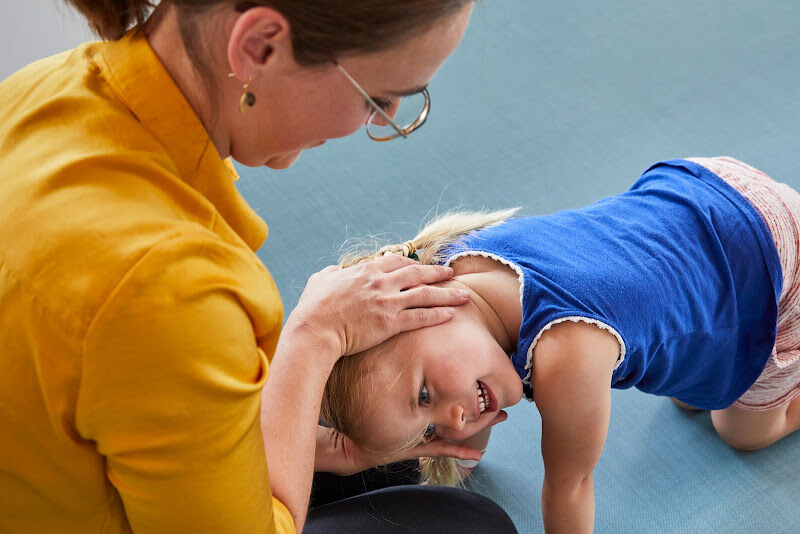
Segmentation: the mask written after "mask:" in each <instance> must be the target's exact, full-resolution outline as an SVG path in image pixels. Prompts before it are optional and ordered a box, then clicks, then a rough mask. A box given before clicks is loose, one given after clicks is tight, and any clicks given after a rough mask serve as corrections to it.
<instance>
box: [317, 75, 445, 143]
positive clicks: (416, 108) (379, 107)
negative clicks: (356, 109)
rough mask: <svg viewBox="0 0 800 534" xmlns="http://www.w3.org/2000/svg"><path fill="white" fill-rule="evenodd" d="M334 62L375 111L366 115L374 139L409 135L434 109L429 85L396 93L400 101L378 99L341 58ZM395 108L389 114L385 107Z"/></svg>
mask: <svg viewBox="0 0 800 534" xmlns="http://www.w3.org/2000/svg"><path fill="white" fill-rule="evenodd" d="M331 62H332V63H333V64H334V65H336V68H338V69H339V70H340V71H341V73H342V74H344V75H345V77H346V78H347V79H348V80H350V83H352V84H353V87H355V88H356V90H357V91H358V92H359V93H360V94H361V96H363V97H364V99H365V100H366V101H367V102H369V105H370V106H372V110H373V111H372V113H370V115H369V118H368V119H367V135H368V136H369V138H370V139H372V140H373V141H391V140H392V139H397V138H398V137H403V138H405V137H408V136H409V134H410V133H411V132H413V131H414V130H417V129H418V128H419V127H420V126H422V125H423V124H425V121H426V120H428V113H429V112H430V109H431V96H430V94H428V89H427V88H426V87H425V88H422V89H421V90H419V91H417V92H415V93H412V94H410V95H405V96H402V97H396V98H399V100H400V102H399V103H398V104H395V103H394V102H393V101H392V102H387V103H383V102H382V103H378V102H376V101H375V100H374V99H373V98H372V97H370V96H369V95H368V94H367V92H366V91H365V90H364V88H363V87H361V86H360V85H359V84H358V82H357V81H355V80H354V79H353V77H352V76H350V73H349V72H347V71H346V70H345V69H344V67H342V66H341V65H340V64H339V62H338V61H336V60H335V59H331ZM393 108H395V110H394V112H393V113H392V116H389V114H388V113H387V112H386V110H392V109H393ZM401 125H404V126H401Z"/></svg>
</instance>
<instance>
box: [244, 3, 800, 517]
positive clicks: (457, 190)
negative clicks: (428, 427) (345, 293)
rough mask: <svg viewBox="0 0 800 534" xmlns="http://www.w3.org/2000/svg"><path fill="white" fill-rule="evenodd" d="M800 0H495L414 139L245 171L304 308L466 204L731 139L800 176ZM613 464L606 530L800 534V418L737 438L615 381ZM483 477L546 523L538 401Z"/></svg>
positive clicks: (567, 197) (483, 10) (564, 196)
mask: <svg viewBox="0 0 800 534" xmlns="http://www.w3.org/2000/svg"><path fill="white" fill-rule="evenodd" d="M799 51H800V3H798V2H797V1H796V0H769V1H760V2H756V1H753V0H704V1H702V2H697V1H689V0H672V1H670V2H664V1H659V2H656V1H652V0H645V1H632V0H618V1H614V2H590V1H583V2H577V1H563V2H543V1H540V0H483V1H481V2H480V3H479V4H478V6H477V7H476V10H475V13H474V15H473V19H472V23H471V26H470V29H469V31H468V33H467V35H466V37H465V39H464V42H463V44H462V46H461V47H460V48H459V49H458V50H457V51H456V53H455V54H454V55H453V56H452V57H451V58H450V59H449V60H448V62H447V63H446V64H445V65H444V67H443V68H442V69H441V71H440V73H439V75H438V76H437V77H436V78H435V80H434V81H433V82H432V83H431V85H430V92H431V98H432V110H431V117H430V120H429V123H428V124H427V125H426V126H425V127H424V128H423V129H421V130H420V131H418V132H416V133H415V134H414V135H413V136H411V137H410V138H409V139H408V140H403V141H395V142H393V143H383V144H378V143H374V142H371V141H370V140H369V139H368V138H367V137H366V135H365V134H364V133H361V132H360V133H357V134H356V135H354V136H351V137H350V138H347V139H342V140H335V141H331V142H329V143H328V144H327V145H325V146H324V147H321V148H318V149H315V150H312V151H308V152H307V153H306V154H304V155H303V157H302V158H301V159H300V161H299V162H298V163H297V164H296V165H295V166H294V167H292V168H291V169H289V170H286V171H281V172H275V171H270V170H268V169H246V168H241V167H240V170H241V173H242V179H241V180H240V182H239V185H240V190H241V191H242V192H243V194H244V195H245V196H246V197H247V199H248V200H249V201H250V202H251V204H252V205H253V206H254V207H255V209H257V210H258V212H259V213H260V214H261V215H262V216H263V217H264V218H265V219H266V220H267V222H268V223H269V226H270V236H269V239H268V240H267V242H266V244H265V245H264V247H262V249H261V250H260V251H259V255H260V256H261V258H262V259H263V260H264V262H265V263H266V264H267V266H268V267H269V269H270V271H271V272H272V274H273V276H274V277H275V280H276V281H277V283H278V286H279V288H280V291H281V294H282V296H283V299H284V303H285V305H286V308H287V312H288V310H291V308H292V307H293V306H294V305H295V303H296V302H297V298H298V297H299V295H300V292H301V291H302V288H303V286H304V284H305V280H306V279H307V277H308V276H309V275H311V274H312V273H313V272H315V271H317V270H319V269H321V268H322V267H324V266H325V265H328V264H330V263H334V262H335V261H336V258H337V251H338V248H339V246H340V245H341V244H342V243H343V242H345V241H346V240H347V239H349V238H362V237H365V236H368V235H373V234H377V235H382V236H383V237H385V238H386V239H387V240H390V241H399V240H405V239H408V238H410V237H413V235H414V233H415V232H416V230H417V229H418V227H419V225H420V223H421V222H422V221H423V219H425V218H426V217H430V216H431V215H433V214H435V213H436V212H438V211H445V210H447V209H450V208H454V207H463V208H481V207H487V208H505V207H509V206H522V208H523V209H522V213H523V214H525V215H535V214H543V213H551V212H554V211H557V210H561V209H565V208H573V207H578V206H581V205H584V204H587V203H590V202H593V201H595V200H597V199H599V198H602V197H604V196H607V195H611V194H614V193H618V192H621V191H624V190H625V189H627V188H628V187H629V186H630V185H631V184H632V183H633V182H634V181H635V179H636V178H637V177H638V176H639V174H640V173H641V172H643V171H644V170H645V169H646V168H647V167H648V166H649V165H650V164H651V163H653V162H655V161H658V160H662V159H669V158H674V157H681V156H691V155H731V156H734V157H737V158H739V159H742V160H744V161H746V162H748V163H750V164H752V165H754V166H756V167H758V168H760V169H761V170H763V171H765V172H766V173H768V174H769V175H771V176H772V177H773V178H775V179H777V180H780V181H785V182H787V183H789V184H790V185H792V186H794V187H796V188H800V165H798V159H797V154H798V149H799V148H800V72H799V69H800V59H799V58H798V52H799ZM612 405H613V408H612V416H611V427H610V431H609V437H608V441H607V443H606V446H605V450H604V453H603V457H602V459H601V460H600V463H599V465H598V466H597V469H596V470H595V491H596V502H597V509H596V528H595V531H596V532H599V533H617V532H625V533H627V532H646V533H651V532H652V533H661V532H663V533H684V532H685V533H690V532H691V533H697V532H714V533H716V532H726V533H739V532H741V533H745V532H786V533H789V532H798V531H800V433H798V434H795V435H793V436H790V437H789V438H787V439H785V440H783V441H782V442H780V443H778V444H776V445H774V446H772V447H770V448H768V449H767V450H764V451H759V452H755V453H739V452H735V451H733V450H731V449H729V448H728V447H727V446H726V445H725V444H724V443H723V442H722V441H721V440H720V439H719V438H718V437H717V436H716V434H715V433H714V431H713V429H712V428H711V423H710V420H709V417H708V414H706V413H700V414H688V413H684V412H681V411H679V410H678V409H677V408H676V407H674V406H673V405H672V404H671V403H670V402H669V401H668V400H667V399H664V398H658V397H653V396H648V395H645V394H643V393H640V392H638V391H634V390H630V391H614V392H613V394H612ZM509 415H510V417H509V421H508V422H507V423H504V424H502V425H499V426H498V427H497V428H496V430H495V431H494V435H493V437H492V441H491V443H490V446H489V450H488V452H487V454H486V456H485V459H484V460H483V462H482V463H481V465H480V466H479V467H478V469H477V470H476V472H475V475H474V477H473V481H472V487H473V488H474V489H475V490H477V491H479V492H481V493H484V494H486V495H489V496H491V497H492V498H494V499H495V500H496V501H497V502H498V503H499V504H500V505H502V506H503V507H504V508H505V509H506V510H507V511H508V512H509V514H510V515H511V517H512V518H513V519H514V521H515V523H516V524H517V527H518V528H519V530H520V532H541V531H542V523H541V507H540V497H541V481H542V477H543V468H542V462H541V454H540V452H539V440H540V423H539V416H538V413H537V412H536V408H535V406H534V405H532V404H528V403H527V402H524V401H523V403H521V404H519V405H517V406H515V407H514V408H512V409H511V410H509Z"/></svg>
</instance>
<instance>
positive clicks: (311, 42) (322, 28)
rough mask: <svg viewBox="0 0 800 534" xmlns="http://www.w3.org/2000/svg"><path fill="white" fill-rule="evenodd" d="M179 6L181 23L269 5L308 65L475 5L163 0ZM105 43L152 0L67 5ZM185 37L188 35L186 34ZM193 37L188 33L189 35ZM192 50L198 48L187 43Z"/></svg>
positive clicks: (392, 40) (391, 39)
mask: <svg viewBox="0 0 800 534" xmlns="http://www.w3.org/2000/svg"><path fill="white" fill-rule="evenodd" d="M163 1H164V2H170V3H171V4H172V5H173V6H175V7H177V8H178V9H179V11H180V14H181V22H182V24H184V23H187V24H191V19H192V18H193V17H192V15H196V14H200V13H204V12H207V11H209V10H211V9H215V8H224V7H225V6H235V7H236V9H237V10H239V11H245V10H247V9H249V8H251V7H256V6H269V7H272V8H274V9H276V10H278V11H280V12H281V13H282V14H283V16H285V17H286V19H287V20H288V21H289V24H290V26H291V32H292V45H293V50H294V55H295V59H296V60H297V62H298V63H300V64H303V65H313V64H318V63H324V62H326V61H328V59H329V58H330V57H337V56H339V55H340V54H344V53H347V52H376V51H379V50H383V49H386V48H388V47H391V46H393V45H395V44H397V43H399V42H402V41H403V40H404V39H406V38H408V37H409V36H412V35H414V34H415V33H419V32H424V31H425V30H428V29H430V28H431V27H432V26H433V25H435V24H436V23H437V22H438V21H439V20H440V19H441V18H442V17H446V16H448V15H451V14H454V13H455V12H457V11H458V10H459V9H460V8H461V7H462V6H464V5H466V4H471V3H472V2H473V1H474V0H402V1H399V0H260V1H259V0H255V1H250V2H234V1H233V0H163ZM67 2H68V3H70V4H72V5H73V6H74V7H75V8H77V9H78V10H79V11H80V12H81V13H82V14H83V15H84V16H85V17H86V18H87V20H88V21H89V25H90V26H91V28H92V30H93V31H94V32H95V33H97V35H99V36H100V37H101V38H103V39H110V40H114V39H119V38H120V37H122V36H123V35H124V34H125V32H126V31H127V30H129V29H130V28H131V27H135V26H139V25H141V24H143V23H144V21H145V20H146V18H147V16H148V14H149V12H150V11H151V10H152V8H153V7H154V6H155V4H156V3H157V2H153V1H152V0H67ZM181 33H182V34H184V35H185V33H184V31H182V32H181ZM187 33H188V32H187ZM184 44H185V45H186V46H187V49H188V48H190V47H191V45H192V44H193V43H184Z"/></svg>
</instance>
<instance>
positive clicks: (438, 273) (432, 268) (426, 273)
mask: <svg viewBox="0 0 800 534" xmlns="http://www.w3.org/2000/svg"><path fill="white" fill-rule="evenodd" d="M406 259H407V258H406ZM412 261H413V260H412ZM452 277H453V269H452V268H451V267H444V266H442V265H421V264H419V263H418V262H415V261H414V262H413V263H412V264H411V265H406V266H403V267H400V268H398V269H396V270H394V271H392V272H390V273H388V274H387V278H388V279H389V283H390V284H391V285H392V286H393V287H395V288H397V289H399V290H404V289H411V288H412V287H417V286H420V285H423V284H435V283H436V282H445V281H447V280H450V279H451V278H452Z"/></svg>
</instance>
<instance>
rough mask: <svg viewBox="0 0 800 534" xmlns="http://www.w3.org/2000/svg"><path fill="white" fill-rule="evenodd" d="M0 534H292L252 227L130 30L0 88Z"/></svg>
mask: <svg viewBox="0 0 800 534" xmlns="http://www.w3.org/2000/svg"><path fill="white" fill-rule="evenodd" d="M0 103H2V104H0V532H24V533H35V532H47V533H53V532H58V533H61V534H66V533H72V532H75V533H81V534H85V533H89V532H104V533H105V532H108V533H117V532H130V531H135V532H169V533H183V532H187V533H189V532H191V533H198V532H215V533H218V532H224V533H226V534H233V533H238V532H247V533H253V532H270V533H271V532H281V533H284V532H293V531H294V525H293V523H292V519H291V516H290V514H289V512H288V510H287V509H286V507H285V506H283V504H281V503H280V502H279V501H277V500H276V499H274V498H273V497H272V496H271V493H270V487H269V480H268V474H267V464H266V458H265V454H264V445H263V441H262V437H261V429H260V426H259V408H260V391H261V388H262V386H263V384H264V381H265V380H266V377H267V373H268V367H269V363H268V360H269V358H270V357H271V355H272V353H273V351H274V349H275V345H276V343H277V339H278V334H279V330H280V327H281V322H282V313H283V311H282V307H281V302H280V297H279V295H278V291H277V289H276V287H275V284H274V282H273V281H272V278H271V277H270V275H269V273H268V272H267V270H266V269H265V267H264V266H263V264H262V263H261V262H260V261H259V260H258V258H257V256H256V255H255V253H254V251H255V250H256V249H257V248H258V247H259V246H260V245H261V244H262V243H263V241H264V239H265V238H266V234H267V227H266V224H264V222H263V221H262V220H261V219H260V218H259V217H258V216H257V215H256V214H255V213H254V212H253V211H252V210H251V209H250V208H249V207H248V206H247V204H246V202H245V201H244V199H243V198H242V197H241V196H240V195H239V193H238V192H237V190H236V188H235V187H234V184H233V182H234V180H236V178H237V176H236V173H235V171H234V169H233V166H232V165H231V163H230V161H223V160H222V159H220V157H219V154H218V153H217V151H216V149H215V147H214V146H213V145H212V144H211V142H210V140H209V136H208V134H207V132H206V131H205V129H204V128H203V126H202V124H201V122H200V120H199V119H198V118H197V116H196V115H195V114H194V112H193V111H192V109H191V107H190V106H189V104H188V102H187V101H186V100H185V98H184V97H183V95H182V93H181V92H180V91H179V89H178V88H177V86H176V85H175V84H174V82H173V81H172V80H171V78H170V76H169V74H168V73H167V72H166V71H165V70H164V68H163V66H162V65H161V63H160V62H159V60H158V58H157V57H156V55H155V54H154V52H153V50H152V49H151V48H150V46H149V44H148V42H147V40H146V39H145V38H143V37H139V36H134V35H132V34H131V35H129V36H127V37H125V38H123V39H121V40H120V41H116V42H110V43H88V44H85V45H82V46H80V47H78V48H76V49H75V50H72V51H69V52H65V53H63V54H59V55H57V56H54V57H51V58H47V59H44V60H42V61H39V62H36V63H34V64H32V65H30V66H28V67H26V68H24V69H23V70H21V71H19V72H17V73H16V74H14V75H13V76H11V77H10V78H8V79H7V80H5V81H4V82H2V84H0Z"/></svg>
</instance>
